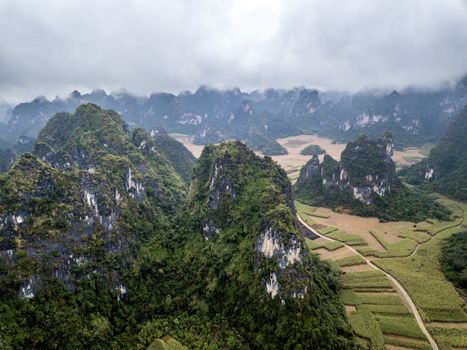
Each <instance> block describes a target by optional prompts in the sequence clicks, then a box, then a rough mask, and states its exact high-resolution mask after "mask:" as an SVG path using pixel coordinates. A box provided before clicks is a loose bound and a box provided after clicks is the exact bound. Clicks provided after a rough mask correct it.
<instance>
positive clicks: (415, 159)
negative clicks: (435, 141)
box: [402, 156, 422, 163]
mask: <svg viewBox="0 0 467 350" xmlns="http://www.w3.org/2000/svg"><path fill="white" fill-rule="evenodd" d="M402 159H404V160H405V161H406V162H410V163H415V162H418V161H420V160H421V159H422V157H415V156H404V157H402Z"/></svg>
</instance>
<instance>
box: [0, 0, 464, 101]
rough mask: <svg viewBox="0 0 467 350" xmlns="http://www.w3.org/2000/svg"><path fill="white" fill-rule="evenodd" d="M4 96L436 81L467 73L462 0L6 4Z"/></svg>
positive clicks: (0, 77)
mask: <svg viewBox="0 0 467 350" xmlns="http://www.w3.org/2000/svg"><path fill="white" fill-rule="evenodd" d="M0 41H1V43H2V50H1V51H0V96H2V97H4V98H6V99H10V100H11V99H24V98H31V97H33V96H36V95H39V94H45V95H54V94H61V95H63V94H65V93H67V92H69V91H71V90H73V89H75V88H80V89H84V90H89V89H92V88H95V87H100V88H105V89H108V90H109V89H117V88H120V87H125V88H127V89H129V90H131V91H134V92H137V93H140V94H148V93H150V92H153V91H174V92H176V91H180V90H185V89H194V88H196V87H197V86H198V85H200V84H208V85H212V86H215V87H220V88H227V87H233V86H239V87H242V88H245V89H253V88H265V87H292V86H298V85H306V86H309V87H318V88H322V89H346V90H358V89H361V88H364V87H375V88H397V89H401V88H404V87H407V86H418V87H432V86H436V85H438V84H441V83H444V82H446V81H448V80H451V79H453V78H456V77H459V76H460V75H462V74H464V73H466V72H467V6H466V2H465V1H463V0H444V1H437V0H411V1H405V0H399V1H396V0H379V1H372V0H353V1H351V2H350V1H345V0H341V1H336V0H320V1H318V0H269V1H267V0H257V1H253V0H249V1H247V0H241V1H238V0H237V1H233V0H231V1H218V0H202V1H184V0H166V1H150V0H148V1H144V0H139V1H138V0H137V1H131V2H130V1H122V0H112V1H111V0H100V1H91V0H67V1H59V0H56V1H52V0H49V1H47V0H44V1H35V0H29V1H23V0H3V1H2V2H1V3H0Z"/></svg>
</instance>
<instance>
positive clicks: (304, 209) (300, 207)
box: [295, 201, 316, 215]
mask: <svg viewBox="0 0 467 350" xmlns="http://www.w3.org/2000/svg"><path fill="white" fill-rule="evenodd" d="M295 208H297V211H298V212H299V213H301V214H306V215H310V214H312V213H314V212H315V210H316V208H315V207H312V206H311V205H308V204H305V203H302V202H299V201H295Z"/></svg>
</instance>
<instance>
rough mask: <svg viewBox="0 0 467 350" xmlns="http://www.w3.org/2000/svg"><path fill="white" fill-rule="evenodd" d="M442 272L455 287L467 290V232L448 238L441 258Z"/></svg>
mask: <svg viewBox="0 0 467 350" xmlns="http://www.w3.org/2000/svg"><path fill="white" fill-rule="evenodd" d="M439 262H440V264H441V270H442V271H443V273H444V274H445V275H446V277H447V279H448V280H450V281H451V282H452V283H454V285H456V286H457V287H459V288H463V289H467V232H466V231H464V232H459V233H456V234H454V235H452V236H450V237H448V238H447V239H446V240H445V241H444V242H443V245H442V247H441V254H440V256H439Z"/></svg>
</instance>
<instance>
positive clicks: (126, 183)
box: [0, 105, 182, 298]
mask: <svg viewBox="0 0 467 350" xmlns="http://www.w3.org/2000/svg"><path fill="white" fill-rule="evenodd" d="M140 136H141V140H140V139H138V138H135V137H134V138H133V139H132V138H131V137H130V135H129V134H128V133H127V132H126V129H125V126H124V124H123V122H122V121H121V119H120V118H119V116H118V115H117V114H116V113H114V112H111V111H104V110H101V109H100V108H99V107H97V106H94V105H83V106H81V107H79V108H78V109H77V111H76V113H75V114H73V115H71V114H59V115H57V116H55V117H54V118H52V119H51V120H50V121H49V124H48V125H47V126H46V127H45V128H44V130H43V131H42V132H41V134H40V135H39V140H38V141H37V143H36V144H35V146H34V147H33V150H32V154H29V153H26V154H24V155H23V156H22V157H21V158H20V159H19V160H18V161H17V162H16V163H15V165H14V166H13V167H12V168H11V169H10V170H9V171H8V172H7V173H6V174H5V175H4V176H3V177H1V178H0V189H1V191H0V237H1V238H2V239H1V240H0V241H1V244H0V259H1V260H2V262H4V263H5V264H7V265H9V266H10V267H11V268H12V269H15V268H17V267H18V268H22V267H20V265H21V264H20V262H22V261H25V260H26V261H29V262H30V264H29V265H26V266H29V267H28V269H27V270H21V275H23V276H24V283H23V285H22V286H21V288H20V290H19V291H18V293H19V295H20V296H22V297H24V298H31V297H33V296H34V293H35V292H36V291H37V289H38V288H40V286H41V284H42V282H41V281H42V280H43V279H53V278H55V279H58V280H60V281H61V282H62V283H63V284H64V286H65V287H66V288H68V289H70V290H71V289H73V288H74V286H75V282H76V280H77V279H79V278H85V279H89V278H92V276H96V275H97V276H107V277H108V280H109V283H110V284H111V285H113V287H114V289H115V290H116V292H118V293H119V295H120V297H121V296H122V295H123V294H124V293H126V288H127V287H126V286H125V282H124V281H122V280H121V277H120V274H119V272H117V270H118V268H117V266H118V267H119V268H120V267H122V266H125V265H126V264H128V263H129V262H130V261H131V260H132V259H133V254H134V252H133V248H134V247H135V246H137V245H138V242H139V241H140V239H141V238H142V237H141V235H144V233H143V232H140V230H139V229H138V227H139V225H140V224H142V223H144V222H147V217H146V215H149V214H151V215H153V216H154V218H155V219H154V220H155V223H157V222H162V221H163V220H164V217H165V215H167V214H168V213H170V212H171V208H172V209H173V206H175V205H176V203H177V202H178V201H179V200H180V198H182V184H181V182H180V179H179V177H178V175H177V174H176V172H175V171H174V169H173V168H172V166H171V165H170V163H169V162H168V161H167V160H166V158H165V157H163V156H161V155H160V154H159V153H158V151H157V150H156V149H155V148H154V147H153V145H151V144H150V143H147V144H146V141H145V140H146V139H147V140H150V137H149V136H148V135H145V134H142V135H140ZM135 141H138V142H139V143H138V144H135V143H134V142H135ZM143 203H144V210H145V211H146V213H143V212H141V208H142V207H141V206H140V205H143ZM130 213H131V215H130V216H129V214H130ZM129 217H131V220H128V218H129ZM146 234H147V233H146ZM96 244H97V246H99V247H101V248H102V250H101V251H100V252H99V253H97V252H96V251H95V249H96V247H97V246H96ZM99 254H104V255H105V256H107V257H111V256H113V257H114V258H115V264H116V265H114V266H106V265H105V264H102V263H99V261H101V259H102V256H100V255H99ZM23 266H25V265H24V264H23ZM107 277H106V278H107ZM0 278H2V276H0Z"/></svg>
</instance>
